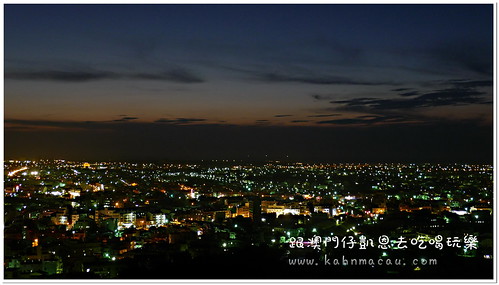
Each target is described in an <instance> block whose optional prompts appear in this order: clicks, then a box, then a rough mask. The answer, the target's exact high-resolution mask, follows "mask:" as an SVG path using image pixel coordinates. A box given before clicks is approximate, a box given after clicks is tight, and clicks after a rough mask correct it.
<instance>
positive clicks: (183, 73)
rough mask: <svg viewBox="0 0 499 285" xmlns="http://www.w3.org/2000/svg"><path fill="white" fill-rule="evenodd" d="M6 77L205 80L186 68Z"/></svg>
mask: <svg viewBox="0 0 499 285" xmlns="http://www.w3.org/2000/svg"><path fill="white" fill-rule="evenodd" d="M5 78H6V79H14V80H39V81H61V82H88V81H96V80H103V79H136V80H157V81H169V82H178V83H201V82H204V80H203V79H202V78H201V77H199V76H197V75H195V74H194V73H192V72H190V71H188V70H185V69H180V68H177V69H173V70H169V71H165V72H158V73H115V72H100V71H56V70H47V71H16V72H7V73H6V74H5Z"/></svg>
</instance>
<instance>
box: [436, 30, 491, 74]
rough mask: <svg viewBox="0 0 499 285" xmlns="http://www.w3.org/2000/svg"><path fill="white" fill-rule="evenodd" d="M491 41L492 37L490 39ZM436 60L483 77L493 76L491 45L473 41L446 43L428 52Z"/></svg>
mask: <svg viewBox="0 0 499 285" xmlns="http://www.w3.org/2000/svg"><path fill="white" fill-rule="evenodd" d="M490 39H492V36H491V37H490ZM430 54H432V55H433V56H434V57H435V58H436V59H438V60H440V61H442V62H445V63H453V64H456V65H458V66H460V67H462V68H464V69H467V70H470V71H472V72H475V73H478V74H484V75H488V76H490V75H492V74H493V70H492V69H493V62H494V61H493V54H494V53H493V43H492V41H490V43H485V42H484V43H478V42H473V41H469V40H468V41H466V42H454V43H450V42H449V43H446V44H443V45H440V46H437V47H435V48H433V49H431V50H430Z"/></svg>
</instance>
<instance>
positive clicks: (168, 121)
mask: <svg viewBox="0 0 499 285" xmlns="http://www.w3.org/2000/svg"><path fill="white" fill-rule="evenodd" d="M204 121H206V119H196V118H176V119H165V118H161V119H159V120H156V121H154V122H155V123H162V124H163V123H164V124H174V125H184V124H190V123H196V122H204Z"/></svg>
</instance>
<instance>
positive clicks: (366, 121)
mask: <svg viewBox="0 0 499 285" xmlns="http://www.w3.org/2000/svg"><path fill="white" fill-rule="evenodd" d="M400 122H407V119H406V118H405V117H403V116H374V115H372V116H371V115H366V116H358V117H356V118H352V119H337V120H328V121H319V122H317V124H331V125H359V124H360V125H371V124H376V123H400Z"/></svg>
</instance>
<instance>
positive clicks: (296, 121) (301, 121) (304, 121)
mask: <svg viewBox="0 0 499 285" xmlns="http://www.w3.org/2000/svg"><path fill="white" fill-rule="evenodd" d="M306 122H310V120H293V121H291V123H306Z"/></svg>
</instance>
